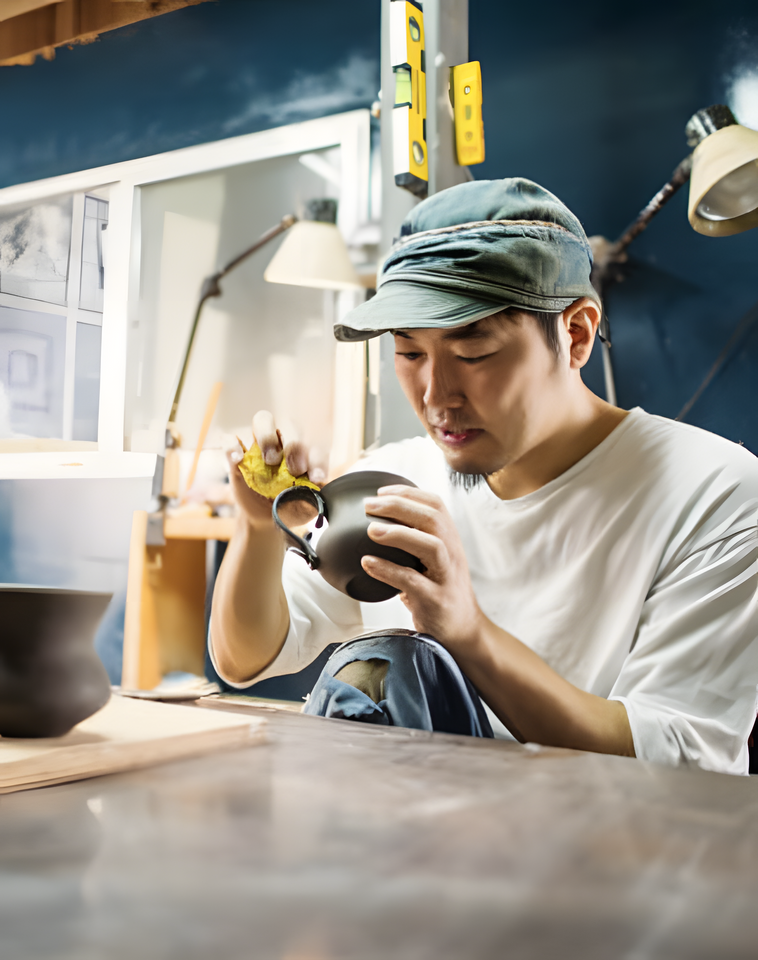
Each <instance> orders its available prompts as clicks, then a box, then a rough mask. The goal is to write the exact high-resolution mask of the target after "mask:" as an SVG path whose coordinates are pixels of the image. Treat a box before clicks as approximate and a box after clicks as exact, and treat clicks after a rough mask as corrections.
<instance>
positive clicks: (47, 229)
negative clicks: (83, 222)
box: [0, 196, 72, 303]
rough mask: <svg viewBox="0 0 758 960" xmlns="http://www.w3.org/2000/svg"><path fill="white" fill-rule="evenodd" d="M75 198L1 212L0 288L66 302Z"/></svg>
mask: <svg viewBox="0 0 758 960" xmlns="http://www.w3.org/2000/svg"><path fill="white" fill-rule="evenodd" d="M71 212H72V198H71V197H70V196H68V197H60V198H57V199H53V200H45V201H44V202H43V203H38V204H35V205H34V206H32V207H25V208H24V209H22V210H16V211H15V212H13V213H3V214H2V215H0V292H2V293H9V294H11V296H14V297H27V298H28V299H31V300H44V301H45V302H46V303H65V302H66V283H67V280H68V258H69V249H70V246H71Z"/></svg>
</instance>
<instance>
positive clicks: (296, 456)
mask: <svg viewBox="0 0 758 960" xmlns="http://www.w3.org/2000/svg"><path fill="white" fill-rule="evenodd" d="M284 456H285V459H286V461H287V469H288V470H289V472H290V473H291V474H292V476H293V477H301V476H302V475H303V474H304V473H307V472H308V451H307V449H306V447H305V444H303V443H300V441H299V440H294V441H293V442H292V443H288V444H287V446H286V447H285V448H284Z"/></svg>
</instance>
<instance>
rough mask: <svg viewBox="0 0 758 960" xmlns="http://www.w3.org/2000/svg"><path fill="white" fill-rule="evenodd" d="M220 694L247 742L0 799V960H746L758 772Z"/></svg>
mask: <svg viewBox="0 0 758 960" xmlns="http://www.w3.org/2000/svg"><path fill="white" fill-rule="evenodd" d="M187 709H198V708H197V707H194V708H189V707H188V708H187ZM226 709H230V708H229V706H228V705H227V707H226ZM231 709H237V708H234V707H232V708H231ZM239 709H247V710H249V711H250V712H251V714H254V715H257V716H265V717H267V718H268V720H269V727H268V730H269V738H270V739H269V743H268V744H266V745H263V746H258V747H252V748H248V749H243V750H237V751H233V752H226V753H217V754H216V755H214V756H208V757H204V758H199V759H196V760H184V761H181V762H176V763H172V764H167V765H165V766H163V767H158V768H155V769H151V770H145V771H141V772H134V773H129V774H118V775H114V776H110V777H103V778H100V779H93V780H89V781H82V782H79V783H73V784H68V785H65V786H57V787H51V788H47V789H43V790H36V791H32V792H29V793H23V794H13V795H9V796H3V797H0V956H2V957H3V958H6V957H7V958H9V960H10V958H13V960H18V958H34V960H46V958H51V957H55V958H66V960H69V958H70V960H100V958H108V960H121V958H124V960H126V958H130V960H131V958H140V960H144V958H161V960H164V958H165V960H169V958H172V960H173V958H177V960H178V958H182V960H184V958H188V960H189V958H198V960H200V958H203V960H208V958H209V957H214V958H223V960H236V958H240V960H242V958H245V960H250V958H255V960H268V958H283V960H331V958H340V960H341V958H351V960H352V958H361V960H363V958H366V960H374V958H377V960H379V958H382V960H386V958H391V960H406V958H407V960H420V958H435V960H440V958H450V960H476V958H498V960H499V958H508V960H512V958H515V960H527V958H528V960H552V958H561V960H567V958H571V960H573V958H581V960H595V958H597V960H616V958H624V960H659V958H660V960H685V958H686V960H715V958H718V960H727V958H738V957H739V958H750V960H754V958H755V957H756V956H758V778H753V779H748V778H744V779H743V778H735V777H726V776H719V775H716V774H706V773H700V772H688V771H675V770H668V769H664V768H659V767H654V766H649V765H645V764H643V763H641V762H639V761H635V760H626V759H622V758H617V757H602V756H596V755H592V754H581V753H573V752H569V751H561V750H547V749H529V748H524V747H520V746H516V745H509V744H504V743H499V742H493V741H484V740H473V739H468V738H463V737H453V736H447V735H441V734H426V733H421V732H418V731H408V730H400V729H390V728H381V727H372V726H368V725H363V724H358V723H348V722H344V721H338V720H323V719H321V718H316V717H305V716H302V715H298V714H294V713H291V712H286V711H275V710H270V709H269V710H266V709H265V708H253V709H251V708H249V707H246V708H239Z"/></svg>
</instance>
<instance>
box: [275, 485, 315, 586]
mask: <svg viewBox="0 0 758 960" xmlns="http://www.w3.org/2000/svg"><path fill="white" fill-rule="evenodd" d="M291 500H305V501H307V502H309V503H311V504H313V506H314V507H316V509H317V510H318V517H317V518H316V526H317V527H320V526H321V525H322V524H323V522H324V518H325V517H326V504H325V503H324V498H323V497H322V496H321V494H320V493H318V491H316V490H312V489H311V488H310V487H287V489H286V490H282V492H281V493H280V494H279V496H278V497H277V498H276V499H275V500H274V503H273V505H272V507H271V515H272V517H273V518H274V523H275V524H276V525H277V527H279V529H280V530H281V531H283V533H284V534H285V535H286V536H287V537H289V539H290V540H291V541H292V542H293V543H294V544H295V546H293V547H290V550H292V551H293V553H296V554H297V555H298V556H299V557H302V558H303V560H305V562H306V563H307V564H308V566H309V567H310V568H311V570H317V569H318V568H319V566H320V565H321V560H320V558H319V556H318V554H317V553H316V551H315V550H314V549H313V547H312V546H311V545H310V543H308V541H307V540H305V539H304V538H303V537H298V535H297V534H296V533H293V532H292V531H291V530H290V529H289V527H288V526H287V525H286V524H285V523H284V521H283V520H282V518H281V517H280V516H279V507H280V505H281V504H282V503H289V502H290V501H291ZM309 536H310V534H309Z"/></svg>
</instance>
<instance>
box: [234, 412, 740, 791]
mask: <svg viewBox="0 0 758 960" xmlns="http://www.w3.org/2000/svg"><path fill="white" fill-rule="evenodd" d="M355 469H372V470H387V471H390V472H392V473H397V474H400V475H402V476H405V477H408V479H410V480H412V481H413V482H414V483H415V484H416V485H417V486H419V487H421V488H422V489H425V490H430V491H433V492H435V493H437V494H439V495H440V496H441V497H442V499H443V500H444V502H445V504H446V505H447V507H448V509H449V510H450V512H451V514H452V516H453V519H454V521H455V524H456V527H457V529H458V532H459V534H460V537H461V540H462V542H463V546H464V548H465V551H466V556H467V558H468V563H469V571H470V574H471V580H472V584H473V587H474V591H475V593H476V596H477V599H478V601H479V604H480V606H481V608H482V610H483V612H484V613H485V614H486V615H487V616H488V617H489V618H490V619H491V620H492V621H494V622H495V623H496V624H498V625H499V626H500V627H502V628H503V629H504V630H507V631H508V632H509V633H511V634H512V635H513V636H515V637H517V638H518V639H519V640H521V641H522V642H523V643H525V644H526V645H527V646H529V647H531V649H533V650H534V651H535V652H536V653H538V654H539V655H540V656H541V657H542V658H543V659H544V660H545V661H546V662H547V663H548V664H549V665H550V666H551V667H552V668H553V669H554V670H556V671H557V672H558V673H559V674H560V675H561V676H563V677H565V678H566V679H567V680H569V681H570V682H571V683H573V684H574V685H575V686H577V687H579V688H580V689H582V690H586V691H587V692H589V693H593V694H597V695H598V696H601V697H607V698H610V699H614V700H620V701H622V702H623V703H624V705H625V706H626V710H627V713H628V715H629V722H630V725H631V730H632V735H633V738H634V747H635V751H636V754H637V756H638V757H639V758H641V759H643V760H650V761H655V762H658V763H666V764H671V765H679V764H697V765H699V766H701V767H703V768H706V769H709V770H717V771H722V772H727V773H739V774H744V773H746V772H747V765H748V755H747V739H748V736H749V734H750V731H751V728H752V726H753V723H754V721H755V716H756V702H757V697H756V689H757V685H758V594H757V591H756V587H757V585H758V460H757V459H756V458H755V457H754V456H753V455H752V454H751V453H749V452H748V451H747V450H745V449H744V448H742V447H740V446H737V445H736V444H733V443H730V442H729V441H727V440H724V439H723V438H721V437H717V436H715V435H713V434H710V433H707V432H705V431H703V430H699V429H697V428H695V427H691V426H688V425H684V424H679V423H675V422H673V421H670V420H665V419H663V418H661V417H655V416H651V415H649V414H647V413H645V412H644V411H643V410H640V409H635V410H632V411H631V413H630V414H629V415H628V416H627V417H626V418H625V419H624V420H623V421H622V422H621V424H620V425H619V426H618V427H616V429H615V430H614V431H613V432H612V433H611V434H610V435H609V436H608V437H607V438H606V439H605V440H604V441H603V442H602V443H601V444H599V445H598V446H597V447H596V448H595V449H594V450H592V451H591V452H590V453H589V454H588V455H587V456H586V457H584V458H583V459H582V460H580V461H579V462H578V463H576V464H574V466H573V467H571V468H570V469H569V470H567V471H566V472H565V473H563V474H562V475H561V476H560V477H557V478H556V479H555V480H553V481H551V482H550V483H548V484H546V485H545V486H544V487H542V488H540V489H539V490H536V491H535V492H533V493H530V494H528V495H527V496H525V497H519V498H518V499H515V500H500V499H499V498H498V497H497V496H495V494H494V493H492V491H491V490H490V489H489V487H488V486H487V485H486V484H482V485H481V486H480V487H479V488H477V489H475V490H474V491H471V492H467V491H465V490H462V489H460V488H459V487H453V486H452V485H451V483H450V480H449V474H448V470H447V467H446V464H445V461H444V458H443V456H442V453H441V452H440V451H439V450H438V449H437V447H436V446H435V444H434V443H433V442H432V441H431V440H430V439H429V438H416V439H413V440H406V441H403V442H401V443H396V444H389V445H387V446H385V447H382V448H380V449H379V450H377V451H375V452H373V453H371V454H370V455H369V456H367V457H365V458H364V459H362V460H361V461H360V462H359V463H358V464H357V465H356V468H355ZM283 579H284V589H285V593H286V596H287V601H288V604H289V610H290V629H289V633H288V636H287V639H286V641H285V643H284V646H283V648H282V650H281V652H280V653H279V655H278V656H277V658H276V659H275V660H274V661H273V662H272V663H271V664H270V665H269V666H268V667H267V668H266V670H264V671H263V672H262V673H261V674H259V675H258V676H257V677H256V678H255V679H254V680H253V681H251V683H252V682H257V681H258V680H262V679H264V678H265V677H269V676H276V675H281V674H285V673H292V672H295V671H297V670H300V669H302V668H303V667H304V666H305V665H306V664H308V663H310V662H311V661H312V660H313V659H314V658H315V657H316V656H317V655H318V653H319V652H320V651H321V650H323V649H324V647H325V646H327V645H328V644H329V643H333V642H335V641H344V640H346V639H349V638H350V637H354V636H356V635H358V634H360V633H363V632H365V631H367V630H372V629H378V628H381V627H412V626H413V625H412V622H411V620H410V615H409V613H408V611H407V609H406V608H405V607H404V606H403V605H402V603H401V602H400V601H399V600H398V599H397V598H394V599H392V600H388V601H386V602H385V603H380V604H359V603H357V602H356V601H354V600H351V599H350V598H349V597H347V596H344V595H343V594H341V593H339V592H338V591H337V590H335V589H334V588H333V587H331V586H329V584H327V583H326V581H325V580H324V579H323V578H322V577H321V576H320V575H319V573H318V572H313V571H311V570H310V569H309V568H308V566H307V565H306V564H305V562H304V561H303V560H302V559H300V558H299V557H297V556H295V555H294V554H288V555H287V557H286V559H285V563H284V571H283ZM236 686H240V687H244V686H246V684H238V685H236Z"/></svg>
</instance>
